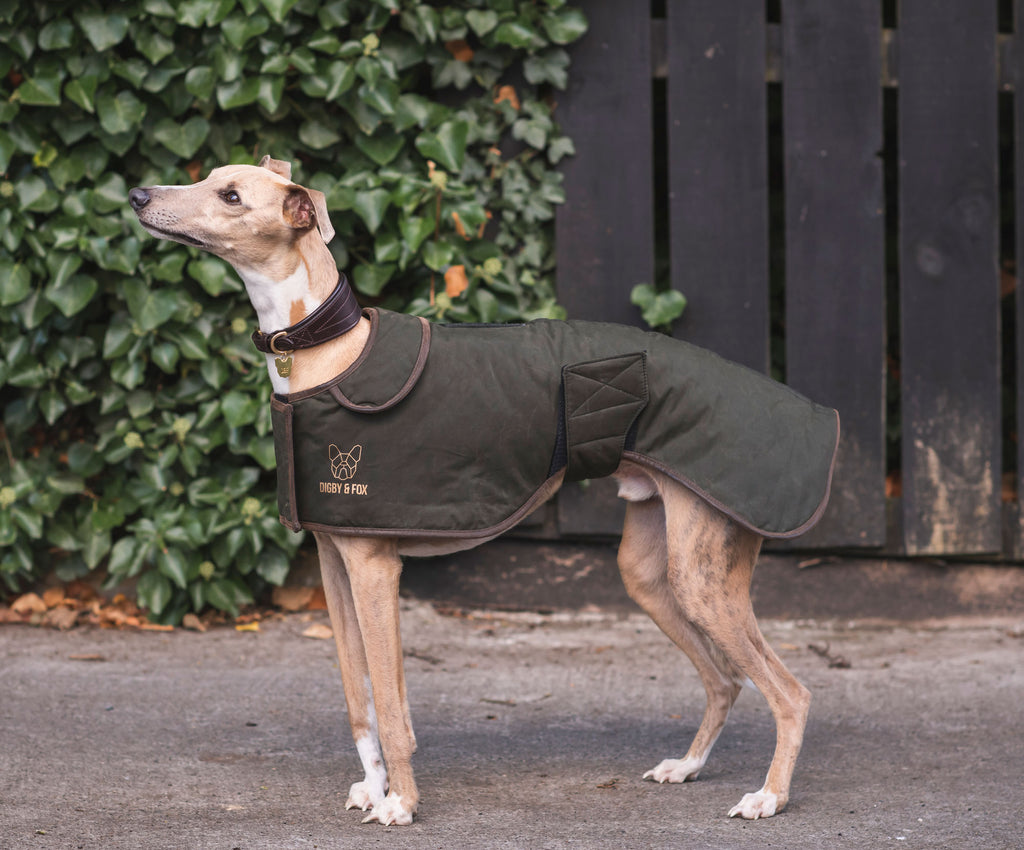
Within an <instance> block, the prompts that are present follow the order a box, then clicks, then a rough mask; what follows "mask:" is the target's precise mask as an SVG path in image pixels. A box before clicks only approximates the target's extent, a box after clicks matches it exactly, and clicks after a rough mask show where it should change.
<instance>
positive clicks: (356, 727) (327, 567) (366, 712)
mask: <svg viewBox="0 0 1024 850" xmlns="http://www.w3.org/2000/svg"><path fill="white" fill-rule="evenodd" d="M314 536H315V537H316V543H317V549H318V551H319V553H320V574H321V576H322V578H323V584H324V595H325V596H326V598H327V610H328V612H329V613H330V615H331V626H332V628H333V629H334V641H335V644H336V645H337V647H338V666H339V667H340V669H341V681H342V685H343V686H344V689H345V703H346V705H347V706H348V719H349V726H350V727H351V729H352V737H353V739H354V740H355V742H356V750H357V751H358V752H359V759H360V761H361V762H362V764H363V774H364V778H363V781H362V782H356V783H353V785H352V787H351V788H350V789H349V792H348V799H347V800H346V801H345V808H346V809H362V811H364V812H365V811H367V810H368V809H372V808H374V807H375V806H379V805H380V804H381V803H383V802H384V796H385V795H386V794H387V791H388V777H387V771H386V770H385V769H384V758H383V756H382V755H381V751H380V743H379V740H378V737H377V714H376V712H375V710H374V705H373V693H372V691H371V690H370V668H369V667H368V666H367V663H366V652H365V650H364V649H363V635H362V632H360V630H359V619H358V617H357V616H356V609H355V603H354V602H353V599H352V586H351V584H350V583H349V578H348V573H347V571H346V569H345V562H344V561H343V560H342V557H341V553H340V552H339V551H338V549H337V547H336V546H335V545H334V543H333V542H332V541H331V539H330V537H329V536H327V535H325V534H316V535H314Z"/></svg>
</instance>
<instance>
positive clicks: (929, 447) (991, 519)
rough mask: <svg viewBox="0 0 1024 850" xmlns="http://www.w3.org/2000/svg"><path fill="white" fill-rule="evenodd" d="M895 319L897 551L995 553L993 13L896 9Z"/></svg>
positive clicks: (969, 3) (961, 1) (964, 6)
mask: <svg viewBox="0 0 1024 850" xmlns="http://www.w3.org/2000/svg"><path fill="white" fill-rule="evenodd" d="M899 39H900V48H899V56H900V91H899V112H900V122H899V123H900V164H901V165H900V237H899V241H900V320H901V359H900V369H901V380H902V398H901V401H902V403H901V415H902V431H903V441H902V451H903V505H904V516H903V522H904V536H905V545H906V549H907V552H908V553H909V554H944V553H951V554H967V553H982V552H998V551H999V550H1000V549H1001V540H1000V510H999V508H1000V488H999V481H1000V472H1001V463H1000V436H999V435H1000V380H999V371H1000V350H999V289H998V275H997V267H996V256H997V254H996V251H997V241H996V233H997V222H998V196H997V190H996V186H997V184H996V174H997V143H998V140H997V136H996V133H997V110H996V68H995V49H994V48H995V39H996V4H995V3H993V2H987V3H978V2H977V0H903V2H902V3H901V4H900V21H899Z"/></svg>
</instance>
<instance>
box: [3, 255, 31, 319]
mask: <svg viewBox="0 0 1024 850" xmlns="http://www.w3.org/2000/svg"><path fill="white" fill-rule="evenodd" d="M31 291H32V274H31V272H29V270H28V267H27V266H26V265H25V264H24V263H22V262H15V261H13V260H10V259H8V258H7V257H4V256H0V307H9V306H10V305H11V304H17V303H19V302H20V301H23V300H24V299H25V298H26V297H28V294H29V292H31Z"/></svg>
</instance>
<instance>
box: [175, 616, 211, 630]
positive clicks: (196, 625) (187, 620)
mask: <svg viewBox="0 0 1024 850" xmlns="http://www.w3.org/2000/svg"><path fill="white" fill-rule="evenodd" d="M181 626H182V628H185V629H190V630H192V631H193V632H205V631H206V624H205V623H204V622H203V621H202V620H200V619H199V618H198V617H197V616H196V615H195V614H186V615H185V616H184V617H182V618H181Z"/></svg>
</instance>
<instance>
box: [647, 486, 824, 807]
mask: <svg viewBox="0 0 1024 850" xmlns="http://www.w3.org/2000/svg"><path fill="white" fill-rule="evenodd" d="M661 492H662V498H663V499H664V501H665V510H666V515H667V516H668V517H669V521H668V523H667V529H668V536H667V541H668V564H669V567H668V579H669V583H670V584H671V586H672V590H673V593H674V595H675V597H676V599H677V601H678V603H679V605H680V607H681V608H682V609H683V611H684V612H685V615H686V618H687V619H689V620H690V621H691V622H693V624H694V625H695V626H696V628H697V629H698V630H699V631H700V632H701V633H703V634H704V635H705V636H707V638H709V639H710V641H711V643H712V644H714V646H715V647H716V648H717V650H718V651H719V652H720V653H721V654H722V655H723V656H724V658H725V661H726V663H727V665H728V667H729V668H731V669H734V670H736V671H737V672H738V673H739V674H740V676H742V677H746V678H747V679H749V680H750V682H751V683H752V684H753V685H754V687H756V688H757V689H758V690H759V691H760V692H761V694H762V695H763V696H764V698H765V700H766V701H767V703H768V706H769V708H770V709H771V712H772V716H773V717H774V719H775V728H776V745H775V755H774V756H773V758H772V763H771V766H770V768H769V770H768V776H767V778H766V780H765V783H764V785H763V786H762V788H761V789H760V790H759V791H756V792H754V793H752V794H747V795H745V796H744V797H743V799H742V800H741V801H740V802H739V804H738V805H736V806H734V807H733V808H732V809H731V810H730V812H729V816H730V817H735V816H737V815H739V816H741V817H744V818H749V819H757V818H761V817H771V816H772V815H773V814H775V813H776V812H778V811H781V809H782V808H783V807H784V806H785V805H786V803H787V802H788V800H789V785H790V780H791V779H792V776H793V768H794V766H795V765H796V759H797V755H798V754H799V752H800V746H801V744H802V742H803V734H804V727H805V725H806V722H807V712H808V709H809V707H810V702H811V695H810V692H809V691H808V690H807V689H806V688H805V687H804V686H803V685H801V684H800V682H798V681H797V680H796V678H795V677H794V676H793V674H792V673H790V672H789V671H788V670H787V669H786V668H785V666H784V665H783V664H782V662H781V661H780V660H779V658H778V656H777V655H776V654H775V653H774V652H773V651H772V649H771V648H770V647H769V646H768V644H767V643H766V642H765V639H764V637H763V636H762V634H761V630H760V629H759V628H758V625H757V620H756V619H755V617H754V612H753V609H752V608H751V604H750V581H751V579H752V577H753V573H754V565H755V563H756V561H757V556H758V553H759V552H760V548H761V538H760V537H759V536H758V535H756V534H754V533H753V532H751V531H748V530H746V529H744V528H742V527H741V526H739V525H737V524H736V523H734V522H733V521H732V520H730V519H729V518H728V517H726V516H725V515H724V514H722V513H721V512H719V511H717V510H715V509H714V508H712V507H711V506H710V505H707V504H706V503H704V502H703V501H701V500H699V499H697V498H696V497H695V496H694V495H693V494H692V493H689V492H688V491H686V490H684V489H683V488H682V487H672V486H670V487H665V488H663V489H662V491H661ZM682 517H685V518H686V519H685V522H677V521H676V518H682Z"/></svg>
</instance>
